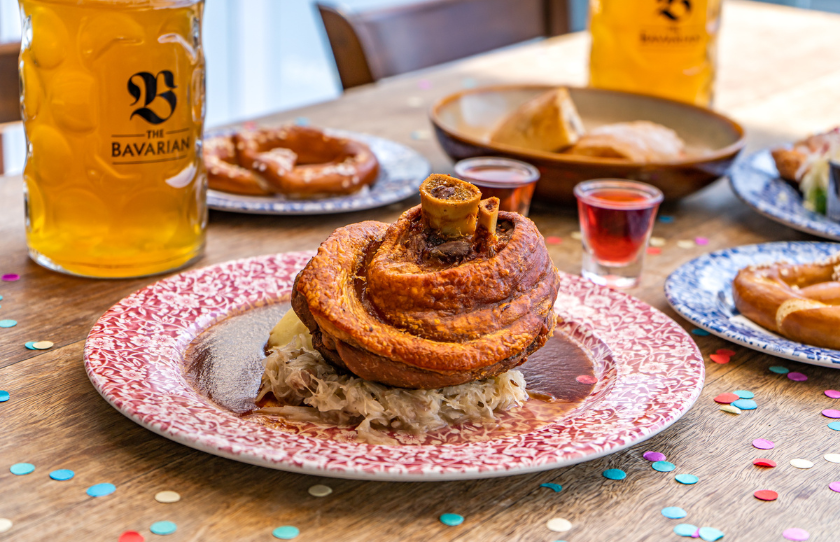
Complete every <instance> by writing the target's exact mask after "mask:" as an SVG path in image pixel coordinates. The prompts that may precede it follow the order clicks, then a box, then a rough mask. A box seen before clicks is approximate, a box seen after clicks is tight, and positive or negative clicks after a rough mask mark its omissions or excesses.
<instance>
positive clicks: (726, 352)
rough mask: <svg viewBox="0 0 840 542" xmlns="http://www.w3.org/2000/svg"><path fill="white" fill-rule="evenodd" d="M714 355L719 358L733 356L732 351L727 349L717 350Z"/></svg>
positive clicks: (733, 352)
mask: <svg viewBox="0 0 840 542" xmlns="http://www.w3.org/2000/svg"><path fill="white" fill-rule="evenodd" d="M716 354H720V355H721V356H729V357H732V356H734V355H735V351H734V350H729V349H728V348H718V351H717V352H716Z"/></svg>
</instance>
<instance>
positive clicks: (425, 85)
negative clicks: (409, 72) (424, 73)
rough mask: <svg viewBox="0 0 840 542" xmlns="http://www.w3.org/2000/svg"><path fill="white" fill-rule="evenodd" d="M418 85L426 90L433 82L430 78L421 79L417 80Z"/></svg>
mask: <svg viewBox="0 0 840 542" xmlns="http://www.w3.org/2000/svg"><path fill="white" fill-rule="evenodd" d="M417 86H418V87H420V88H422V89H424V90H425V89H429V88H432V82H431V81H429V80H428V79H421V80H419V81H417Z"/></svg>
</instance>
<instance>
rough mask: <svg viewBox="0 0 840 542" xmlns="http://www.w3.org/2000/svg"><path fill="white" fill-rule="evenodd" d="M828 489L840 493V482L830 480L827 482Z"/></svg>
mask: <svg viewBox="0 0 840 542" xmlns="http://www.w3.org/2000/svg"><path fill="white" fill-rule="evenodd" d="M828 489H830V490H831V491H834V492H837V493H840V482H831V483H830V484H828Z"/></svg>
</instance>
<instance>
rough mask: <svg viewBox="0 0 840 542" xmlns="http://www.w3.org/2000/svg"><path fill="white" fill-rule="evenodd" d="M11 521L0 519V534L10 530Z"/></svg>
mask: <svg viewBox="0 0 840 542" xmlns="http://www.w3.org/2000/svg"><path fill="white" fill-rule="evenodd" d="M12 525H14V524H13V523H12V520H10V519H6V518H0V533H5V532H6V531H8V530H9V529H11V528H12Z"/></svg>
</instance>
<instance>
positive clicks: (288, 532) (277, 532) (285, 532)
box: [271, 525, 300, 540]
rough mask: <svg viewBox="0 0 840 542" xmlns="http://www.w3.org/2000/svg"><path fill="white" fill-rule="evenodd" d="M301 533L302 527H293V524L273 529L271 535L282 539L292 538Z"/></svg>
mask: <svg viewBox="0 0 840 542" xmlns="http://www.w3.org/2000/svg"><path fill="white" fill-rule="evenodd" d="M299 534H300V529H298V528H297V527H292V526H291V525H284V526H282V527H277V528H276V529H274V530H273V531H271V536H273V537H274V538H279V539H280V540H291V539H292V538H295V537H296V536H297V535H299Z"/></svg>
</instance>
